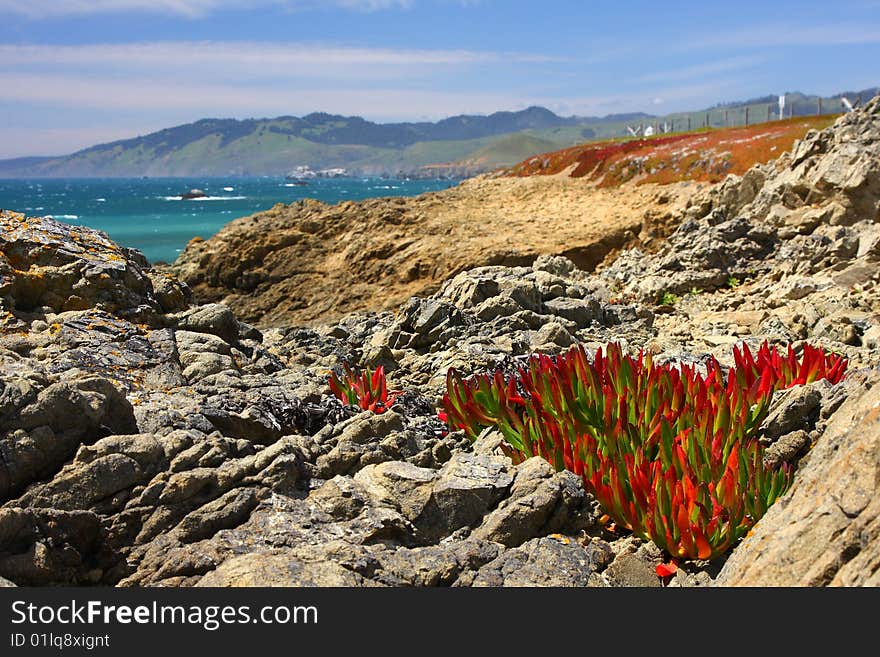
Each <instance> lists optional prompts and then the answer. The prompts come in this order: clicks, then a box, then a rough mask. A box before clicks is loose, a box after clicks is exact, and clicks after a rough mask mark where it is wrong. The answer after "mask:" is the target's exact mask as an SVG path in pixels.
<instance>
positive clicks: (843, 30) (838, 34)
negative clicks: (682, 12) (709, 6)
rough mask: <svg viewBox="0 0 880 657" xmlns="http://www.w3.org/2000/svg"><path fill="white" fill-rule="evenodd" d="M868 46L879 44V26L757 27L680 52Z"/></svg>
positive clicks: (698, 42)
mask: <svg viewBox="0 0 880 657" xmlns="http://www.w3.org/2000/svg"><path fill="white" fill-rule="evenodd" d="M868 43H880V24H877V23H875V24H856V23H853V24H843V23H837V24H833V23H828V24H823V25H815V26H813V25H808V26H798V25H793V24H778V25H756V26H754V27H750V28H746V29H740V30H733V31H729V32H719V33H716V34H713V35H712V36H707V37H705V38H700V39H696V40H693V41H690V42H686V43H683V44H681V49H682V50H692V49H702V48H707V49H708V48H717V49H724V48H754V47H761V48H772V47H789V46H817V47H820V46H851V45H862V44H868Z"/></svg>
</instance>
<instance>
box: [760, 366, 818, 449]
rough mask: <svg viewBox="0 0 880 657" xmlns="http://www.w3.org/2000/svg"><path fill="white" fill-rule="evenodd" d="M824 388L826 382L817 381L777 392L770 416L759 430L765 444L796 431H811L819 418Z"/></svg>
mask: <svg viewBox="0 0 880 657" xmlns="http://www.w3.org/2000/svg"><path fill="white" fill-rule="evenodd" d="M826 386H827V381H819V382H817V383H814V384H811V385H807V386H794V387H792V388H788V389H787V390H782V391H780V392H777V393H776V394H775V395H774V397H773V401H772V402H771V405H770V414H769V415H768V416H767V419H766V420H764V423H763V424H762V425H761V429H760V431H761V433H762V434H763V438H764V440H765V442H767V443H772V442H774V441H775V440H776V439H777V438H779V437H780V436H783V435H785V434H788V433H791V432H793V431H796V430H798V429H805V430H807V431H809V430H811V429H812V428H813V427H814V426H815V424H816V420H817V419H818V418H819V407H820V404H821V401H822V391H823V390H824V389H825V388H826Z"/></svg>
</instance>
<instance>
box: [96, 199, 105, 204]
mask: <svg viewBox="0 0 880 657" xmlns="http://www.w3.org/2000/svg"><path fill="white" fill-rule="evenodd" d="M95 200H96V201H97V202H98V203H106V202H107V199H105V198H96V199H95Z"/></svg>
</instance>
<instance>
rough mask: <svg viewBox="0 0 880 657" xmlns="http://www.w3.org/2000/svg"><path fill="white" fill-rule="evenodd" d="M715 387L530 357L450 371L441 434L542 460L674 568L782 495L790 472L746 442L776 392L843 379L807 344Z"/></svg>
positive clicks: (669, 374) (636, 366)
mask: <svg viewBox="0 0 880 657" xmlns="http://www.w3.org/2000/svg"><path fill="white" fill-rule="evenodd" d="M734 361H735V365H734V367H733V368H731V369H730V370H729V371H728V372H727V374H726V377H725V373H724V372H723V368H722V367H721V365H720V364H719V363H718V361H717V360H715V359H714V358H712V359H710V360H709V361H708V362H707V363H706V366H705V373H701V372H698V370H697V368H696V367H694V366H691V365H685V364H682V365H679V366H676V365H674V364H672V363H665V364H662V365H658V364H656V363H655V362H654V359H653V357H652V355H651V354H645V353H642V352H640V353H639V355H638V356H637V357H632V356H630V355H627V354H624V353H623V350H622V349H621V347H620V346H619V345H617V344H610V345H608V346H607V347H606V349H605V351H604V353H603V350H602V349H599V350H598V351H597V352H596V355H595V357H594V358H593V359H592V361H590V360H589V359H588V357H587V354H586V352H585V351H584V349H583V347H581V346H576V347H573V348H572V349H571V350H570V351H569V352H567V353H566V354H562V355H560V356H557V357H555V358H551V357H549V356H546V355H536V356H533V357H532V358H531V359H530V362H529V365H528V367H524V368H521V369H520V371H519V373H518V374H517V375H515V376H513V377H510V378H508V379H505V377H504V376H503V375H502V374H501V373H500V372H496V373H495V375H494V376H492V377H489V376H487V375H478V376H475V377H472V378H470V379H464V378H463V377H462V376H461V375H460V374H459V373H458V372H457V371H455V370H450V371H449V372H448V373H447V392H446V394H445V395H444V397H443V406H444V408H445V419H446V422H447V423H448V424H449V426H450V428H452V429H456V430H457V429H461V430H464V431H465V433H466V434H467V435H468V436H469V437H471V438H475V437H476V436H477V435H478V434H479V433H480V431H482V430H483V429H484V428H486V427H497V428H498V429H499V430H500V431H501V433H502V434H503V435H504V438H505V441H506V443H507V445H506V450H507V451H508V453H509V454H510V456H511V457H512V458H513V459H514V460H515V461H516V462H520V461H522V460H524V459H526V458H529V457H531V456H542V457H544V458H545V459H547V460H548V461H549V462H550V463H551V464H553V465H554V466H555V467H556V469H558V470H561V469H563V468H565V469H568V470H571V471H572V472H574V473H576V474H578V475H580V476H581V477H582V479H583V481H584V484H585V486H586V488H587V489H588V490H589V491H591V492H592V493H593V494H594V495H595V497H596V499H597V500H598V501H599V503H600V504H601V505H602V507H603V508H604V509H605V511H606V512H607V513H608V514H609V515H610V516H611V517H612V519H613V520H614V521H615V522H616V523H617V524H618V525H621V526H623V527H626V528H628V529H630V530H632V531H633V532H634V533H636V534H637V535H638V536H640V537H642V538H645V539H648V540H652V541H654V542H655V543H656V544H657V545H658V546H660V547H661V548H663V549H664V550H666V551H667V552H668V553H669V554H670V555H672V556H673V557H679V558H692V559H696V558H698V559H709V558H713V557H715V556H718V555H719V554H722V553H723V552H725V551H726V550H727V549H728V548H730V547H731V546H732V545H733V544H734V543H735V542H736V541H737V540H739V539H740V538H741V537H742V536H743V535H744V534H745V533H746V532H747V531H748V530H749V528H751V526H752V525H754V523H755V522H757V520H758V519H759V518H760V517H761V516H762V515H763V514H764V512H765V511H766V510H767V508H768V507H769V506H770V505H771V504H772V503H773V502H774V501H775V500H776V499H777V498H778V497H779V496H781V495H782V493H784V492H785V490H786V489H787V488H788V486H789V484H790V483H791V472H790V470H789V468H788V466H783V467H781V468H778V469H774V468H769V467H767V466H765V465H764V462H763V448H762V446H761V445H760V443H759V442H758V440H757V438H756V434H757V432H758V429H759V428H760V426H761V423H762V422H763V420H764V419H765V418H766V416H767V414H768V412H769V407H770V400H771V398H772V395H773V392H774V391H776V390H779V389H781V388H786V387H789V386H792V385H797V384H805V383H811V382H813V381H815V380H817V379H820V378H824V379H828V380H829V381H830V382H832V383H837V382H838V381H840V380H841V379H842V377H843V375H844V372H845V370H846V360H844V359H843V358H841V357H838V356H834V355H828V354H826V353H825V352H824V351H822V350H821V349H817V348H814V347H811V346H809V345H806V346H805V347H804V349H803V354H802V356H801V358H800V359H798V358H797V356H796V355H795V353H794V350H793V349H792V348H791V347H789V349H788V351H787V353H784V354H783V353H780V352H778V351H777V350H776V349H775V348H772V349H771V348H770V347H769V345H768V344H767V343H766V342H765V343H764V344H763V345H762V346H761V348H760V349H759V350H758V351H757V354H756V355H753V354H752V353H751V351H750V350H749V349H748V347H747V346H744V347H743V349H742V350H739V349H735V350H734Z"/></svg>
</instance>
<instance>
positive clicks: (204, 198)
mask: <svg viewBox="0 0 880 657" xmlns="http://www.w3.org/2000/svg"><path fill="white" fill-rule="evenodd" d="M162 198H163V199H165V200H166V201H182V200H184V199H183V197H182V196H163V197H162ZM246 198H247V196H200V197H199V198H188V199H186V200H187V201H241V200H242V199H246Z"/></svg>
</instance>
